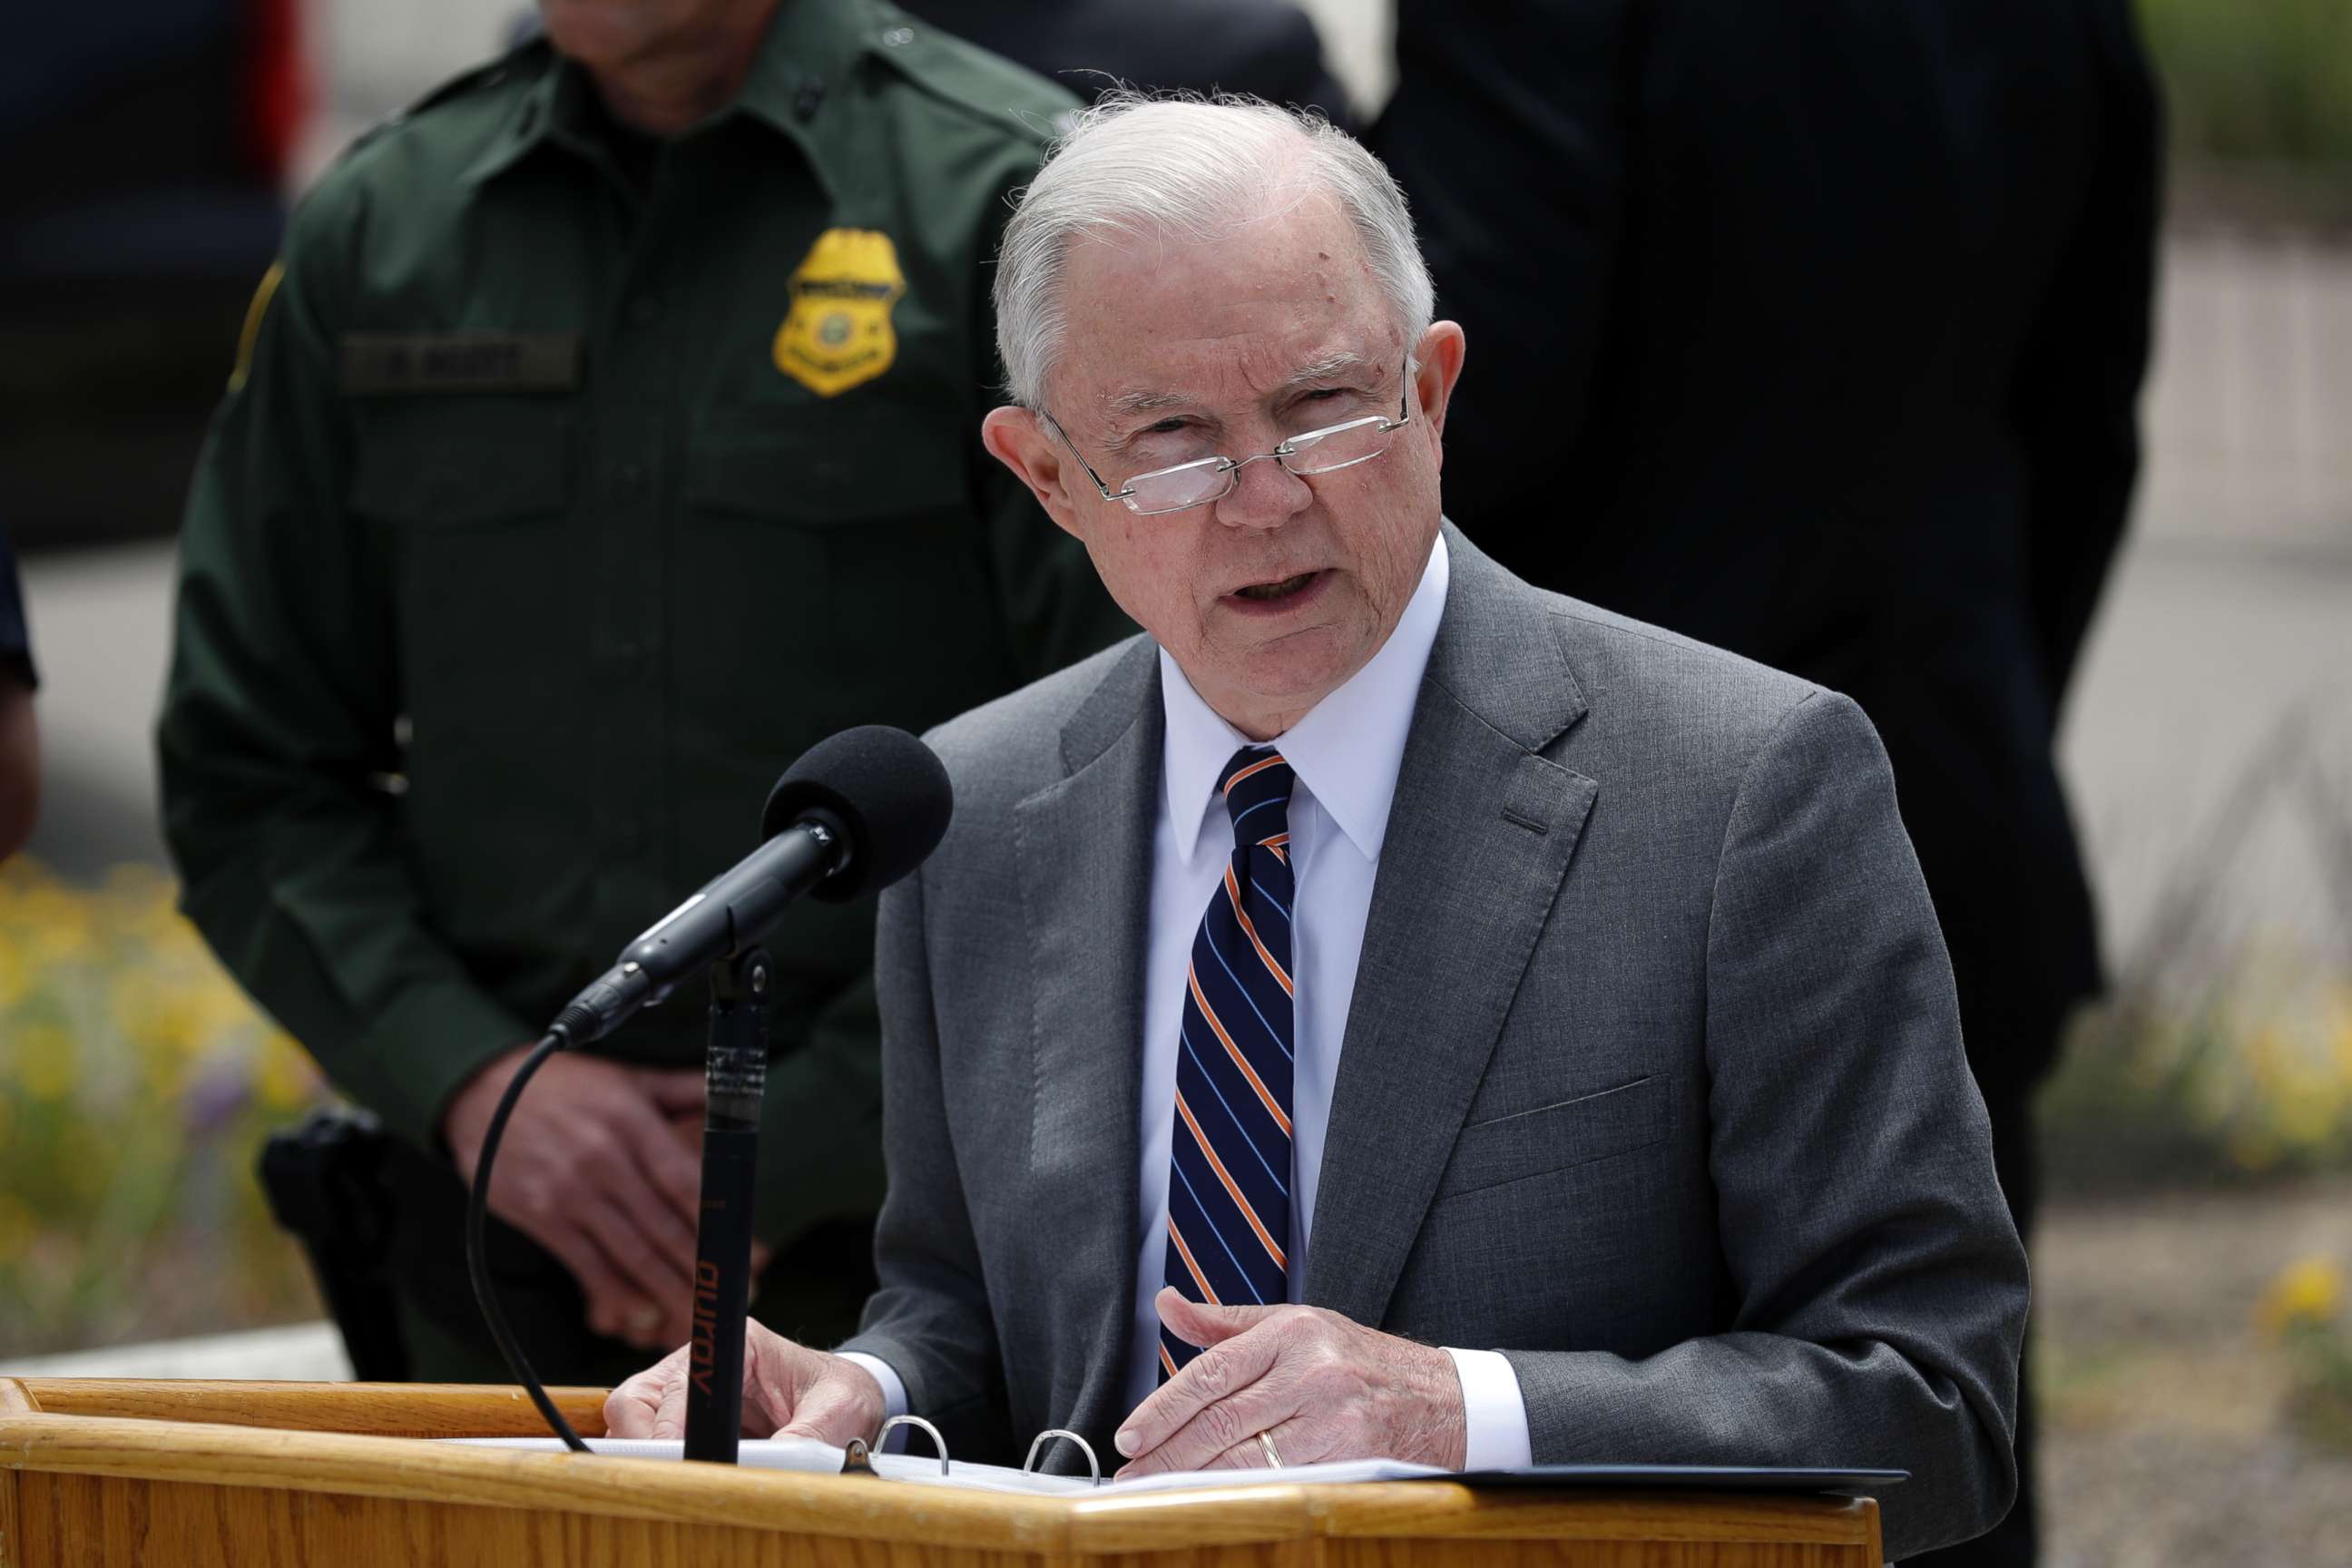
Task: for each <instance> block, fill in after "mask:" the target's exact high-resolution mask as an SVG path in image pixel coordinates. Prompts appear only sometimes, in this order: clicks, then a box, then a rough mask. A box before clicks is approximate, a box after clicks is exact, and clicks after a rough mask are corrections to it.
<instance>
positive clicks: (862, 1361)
mask: <svg viewBox="0 0 2352 1568" xmlns="http://www.w3.org/2000/svg"><path fill="white" fill-rule="evenodd" d="M840 1353H841V1359H842V1360H844V1361H852V1362H856V1363H857V1364H858V1365H859V1366H862V1367H864V1368H865V1369H866V1371H868V1372H870V1373H873V1374H874V1381H875V1382H877V1383H878V1384H881V1385H882V1419H883V1420H885V1421H887V1420H889V1419H890V1417H892V1416H893V1415H905V1414H907V1384H906V1382H905V1381H904V1380H903V1379H902V1378H900V1377H899V1375H898V1373H896V1372H894V1371H892V1370H891V1367H890V1363H888V1362H887V1361H884V1360H883V1359H882V1358H881V1357H880V1356H878V1355H867V1354H866V1352H864V1351H843V1352H840ZM1495 1359H1496V1361H1500V1360H1502V1359H1503V1358H1502V1357H1500V1356H1496V1358H1495ZM1511 1397H1512V1398H1513V1399H1514V1400H1516V1399H1517V1397H1518V1384H1517V1383H1514V1384H1512V1385H1511ZM1522 1425H1525V1423H1522ZM890 1435H891V1436H893V1437H896V1436H898V1433H896V1432H893V1433H892V1434H890Z"/></svg>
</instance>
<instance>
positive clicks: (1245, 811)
mask: <svg viewBox="0 0 2352 1568" xmlns="http://www.w3.org/2000/svg"><path fill="white" fill-rule="evenodd" d="M1296 779H1297V774H1296V773H1293V772H1292V771H1291V767H1290V764H1289V763H1286V762H1284V761H1283V760H1282V754H1281V753H1280V752H1271V751H1265V750H1263V749H1260V748H1255V747H1245V748H1244V749H1243V750H1241V751H1239V752H1235V753H1234V760H1233V761H1232V762H1230V763H1226V764H1225V771H1224V773H1223V776H1221V777H1220V778H1219V779H1218V781H1217V787H1218V789H1219V791H1220V792H1221V793H1222V794H1223V795H1224V797H1225V810H1226V812H1227V813H1228V814H1229V815H1230V816H1232V818H1233V824H1234V852H1233V856H1232V858H1230V859H1228V860H1227V861H1226V862H1225V875H1224V880H1223V882H1221V883H1220V884H1219V885H1218V887H1217V889H1216V891H1215V892H1214V893H1213V894H1211V895H1210V898H1209V908H1208V912H1207V913H1205V914H1203V915H1202V917H1201V929H1200V930H1199V931H1196V932H1194V933H1193V937H1192V967H1191V969H1190V971H1189V972H1188V973H1186V975H1185V988H1184V1020H1183V1027H1182V1033H1181V1037H1180V1039H1179V1041H1178V1044H1177V1051H1176V1125H1175V1136H1174V1140H1173V1145H1174V1158H1173V1160H1172V1161H1171V1170H1170V1173H1169V1176H1168V1273H1167V1279H1168V1283H1169V1284H1171V1285H1173V1286H1175V1287H1176V1289H1178V1290H1180V1291H1181V1292H1182V1293H1183V1294H1184V1295H1186V1296H1188V1297H1190V1298H1191V1299H1192V1300H1195V1301H1207V1302H1213V1303H1223V1304H1224V1305H1227V1306H1247V1305H1251V1304H1254V1303H1257V1304H1264V1305H1266V1306H1277V1305H1279V1304H1281V1303H1282V1302H1284V1301H1286V1300H1289V1299H1290V1293H1289V1289H1288V1283H1287V1282H1288V1279H1289V1259H1288V1258H1287V1257H1286V1251H1287V1249H1288V1247H1289V1246H1290V1176H1291V1172H1290V1089H1291V1049H1292V1033H1291V1030H1292V1008H1291V999H1292V995H1293V992H1294V987H1293V986H1292V984H1291V977H1290V910H1291V902H1292V897H1291V875H1290V848H1289V845H1290V823H1289V816H1290V786H1291V784H1292V783H1293V782H1294V781H1295V780H1296ZM1200 1353H1201V1352H1200V1351H1199V1349H1198V1348H1197V1347H1195V1346H1192V1345H1188V1344H1186V1343H1184V1342H1182V1341H1181V1340H1179V1339H1177V1338H1176V1337H1175V1336H1174V1335H1173V1334H1171V1333H1170V1332H1169V1331H1167V1330H1166V1329H1165V1328H1162V1329H1161V1330H1160V1379H1161V1381H1162V1382H1165V1381H1166V1380H1167V1379H1168V1378H1170V1377H1172V1376H1173V1375H1175V1373H1176V1371H1177V1369H1179V1368H1180V1367H1182V1366H1183V1365H1184V1364H1185V1363H1188V1362H1190V1361H1191V1360H1192V1358H1193V1357H1194V1356H1196V1355H1198V1354H1200Z"/></svg>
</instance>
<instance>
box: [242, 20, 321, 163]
mask: <svg viewBox="0 0 2352 1568" xmlns="http://www.w3.org/2000/svg"><path fill="white" fill-rule="evenodd" d="M302 10H303V0H244V15H243V27H242V32H243V35H244V40H245V42H244V50H243V55H242V58H241V59H240V61H239V68H238V74H239V78H240V79H239V80H238V83H237V109H238V115H237V140H238V150H239V152H240V153H242V154H243V155H244V156H245V158H246V159H247V162H248V166H249V167H250V168H251V169H252V171H253V172H254V173H255V174H257V175H260V176H261V177H263V178H265V179H267V180H268V181H270V182H272V183H273V184H275V183H278V182H279V181H282V180H283V179H284V177H285V174H286V172H287V169H288V167H289V163H290V162H291V160H292V158H293V156H294V150H295V145H296V143H297V142H298V140H299V138H300V136H301V134H302V124H303V121H304V118H305V117H306V116H307V115H308V114H309V113H310V71H309V68H308V62H307V60H306V58H305V57H304V55H303V52H302Z"/></svg>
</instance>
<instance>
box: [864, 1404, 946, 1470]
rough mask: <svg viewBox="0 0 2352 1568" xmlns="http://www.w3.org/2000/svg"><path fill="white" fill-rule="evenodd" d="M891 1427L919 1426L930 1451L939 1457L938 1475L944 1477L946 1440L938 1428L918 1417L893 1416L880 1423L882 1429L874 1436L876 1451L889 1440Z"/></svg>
mask: <svg viewBox="0 0 2352 1568" xmlns="http://www.w3.org/2000/svg"><path fill="white" fill-rule="evenodd" d="M893 1426H919V1427H921V1428H922V1429H923V1430H924V1431H926V1432H928V1433H929V1434H930V1436H931V1451H932V1452H933V1453H935V1454H937V1455H939V1457H940V1474H941V1475H943V1476H944V1475H946V1474H947V1473H948V1440H947V1439H946V1438H945V1437H942V1436H940V1429H939V1428H938V1427H936V1426H932V1425H931V1424H930V1423H929V1422H928V1421H926V1420H924V1419H923V1418H922V1417H921V1416H919V1415H893V1416H892V1417H890V1419H889V1420H887V1421H885V1422H884V1423H882V1429H881V1430H880V1431H878V1432H877V1433H875V1434H874V1447H875V1448H876V1449H877V1450H879V1449H880V1448H881V1447H882V1445H883V1444H885V1443H887V1442H888V1441H889V1440H890V1428H891V1427H893Z"/></svg>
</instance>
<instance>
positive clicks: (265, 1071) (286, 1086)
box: [254, 1037, 320, 1110]
mask: <svg viewBox="0 0 2352 1568" xmlns="http://www.w3.org/2000/svg"><path fill="white" fill-rule="evenodd" d="M254 1089H255V1092H256V1093H257V1094H258V1095H259V1096H260V1098H261V1103H262V1104H264V1105H266V1106H268V1108H269V1109H270V1110H299V1108H301V1107H302V1106H305V1105H308V1104H309V1103H310V1101H312V1100H316V1099H318V1098H319V1089H320V1084H319V1072H318V1069H317V1068H314V1067H312V1066H311V1065H310V1058H309V1057H306V1056H304V1055H303V1054H302V1052H301V1051H300V1050H299V1048H298V1047H296V1046H295V1045H294V1043H293V1042H292V1041H290V1040H287V1039H284V1038H283V1037H280V1038H278V1039H274V1040H271V1041H270V1042H268V1044H266V1045H265V1046H263V1047H262V1049H261V1063H260V1068H259V1070H257V1072H256V1073H255V1074H254Z"/></svg>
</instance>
